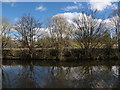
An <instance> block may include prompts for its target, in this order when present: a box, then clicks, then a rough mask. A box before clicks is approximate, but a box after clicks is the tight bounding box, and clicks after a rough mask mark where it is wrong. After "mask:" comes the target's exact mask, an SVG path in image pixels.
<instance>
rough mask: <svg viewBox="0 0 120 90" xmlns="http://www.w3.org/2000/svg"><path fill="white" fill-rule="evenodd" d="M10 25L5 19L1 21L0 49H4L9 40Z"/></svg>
mask: <svg viewBox="0 0 120 90" xmlns="http://www.w3.org/2000/svg"><path fill="white" fill-rule="evenodd" d="M11 28H12V25H11V24H10V23H9V22H8V20H7V18H3V19H2V29H1V33H0V34H1V35H0V36H2V48H5V47H6V46H7V45H8V42H9V41H10V40H11V37H10V33H11Z"/></svg>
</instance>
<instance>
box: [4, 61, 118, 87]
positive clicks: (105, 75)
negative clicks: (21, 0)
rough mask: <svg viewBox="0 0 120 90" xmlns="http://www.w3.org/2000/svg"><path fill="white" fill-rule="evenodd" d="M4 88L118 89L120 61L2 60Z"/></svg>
mask: <svg viewBox="0 0 120 90" xmlns="http://www.w3.org/2000/svg"><path fill="white" fill-rule="evenodd" d="M2 76H3V77H2V81H3V88H119V87H120V66H119V64H118V62H107V61H105V62H100V61H93V62H88V61H86V62H74V63H73V62H62V63H61V62H47V61H44V62H41V61H37V62H35V61H34V62H20V61H3V71H2Z"/></svg>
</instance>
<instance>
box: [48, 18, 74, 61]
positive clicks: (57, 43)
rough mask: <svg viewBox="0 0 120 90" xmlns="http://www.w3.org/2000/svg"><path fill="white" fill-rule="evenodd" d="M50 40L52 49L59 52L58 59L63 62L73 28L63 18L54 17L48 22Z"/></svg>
mask: <svg viewBox="0 0 120 90" xmlns="http://www.w3.org/2000/svg"><path fill="white" fill-rule="evenodd" d="M48 21H49V22H48V23H49V24H48V25H47V26H48V28H49V34H50V40H51V42H52V43H51V44H52V47H53V48H55V49H56V50H58V55H57V59H59V60H63V50H64V48H65V47H68V46H69V39H70V38H71V31H72V26H71V25H70V24H69V23H68V21H67V20H66V19H65V18H64V17H61V16H53V17H52V18H51V19H50V20H48Z"/></svg>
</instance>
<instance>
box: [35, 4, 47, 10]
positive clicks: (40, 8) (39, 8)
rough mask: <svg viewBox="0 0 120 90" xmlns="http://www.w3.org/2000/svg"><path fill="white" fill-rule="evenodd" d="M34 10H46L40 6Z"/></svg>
mask: <svg viewBox="0 0 120 90" xmlns="http://www.w3.org/2000/svg"><path fill="white" fill-rule="evenodd" d="M35 10H39V11H45V10H46V8H45V7H44V6H42V5H40V6H38V7H36V8H35Z"/></svg>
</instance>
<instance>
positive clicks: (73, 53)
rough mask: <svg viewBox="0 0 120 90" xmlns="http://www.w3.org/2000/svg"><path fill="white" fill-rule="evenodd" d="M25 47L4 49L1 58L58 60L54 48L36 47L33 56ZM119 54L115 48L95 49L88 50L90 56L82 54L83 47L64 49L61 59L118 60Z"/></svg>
mask: <svg viewBox="0 0 120 90" xmlns="http://www.w3.org/2000/svg"><path fill="white" fill-rule="evenodd" d="M28 53H29V51H28V50H27V49H4V50H3V53H2V56H3V57H2V58H3V60H30V59H31V60H50V61H53V60H55V61H59V59H58V54H59V51H58V50H56V49H47V48H46V49H36V50H35V52H34V54H33V58H30V57H29V55H28ZM119 56H120V54H119V53H118V50H117V49H110V50H108V49H103V48H99V49H95V50H94V51H93V52H90V56H85V55H84V49H80V48H74V49H64V50H63V52H62V60H61V61H73V60H74V61H82V60H106V59H111V60H119Z"/></svg>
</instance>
